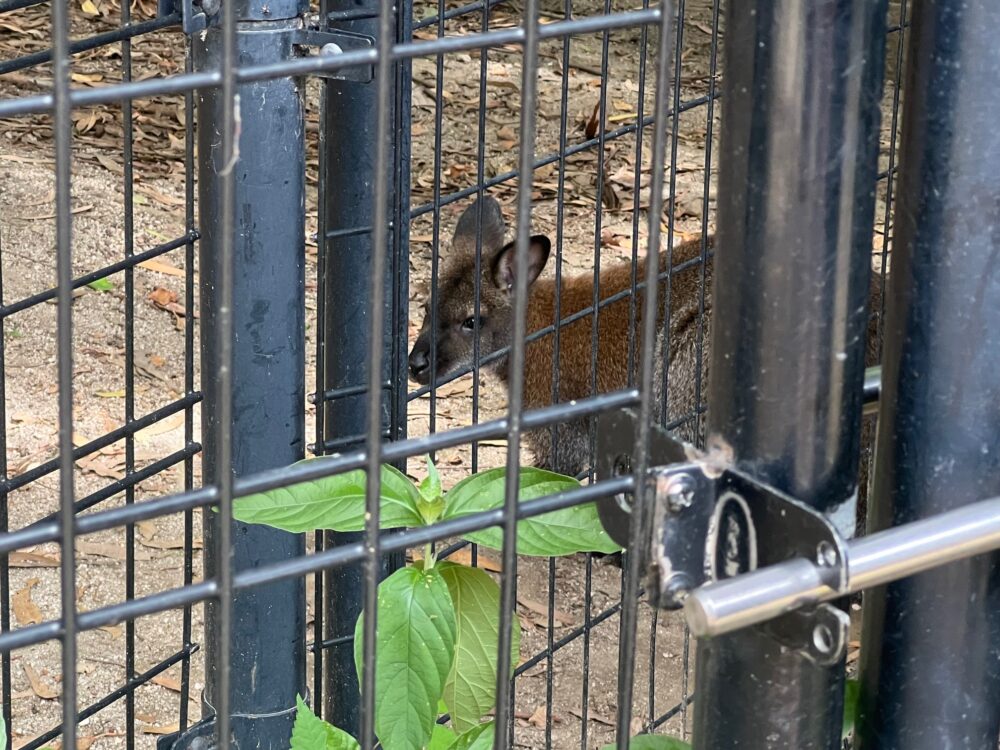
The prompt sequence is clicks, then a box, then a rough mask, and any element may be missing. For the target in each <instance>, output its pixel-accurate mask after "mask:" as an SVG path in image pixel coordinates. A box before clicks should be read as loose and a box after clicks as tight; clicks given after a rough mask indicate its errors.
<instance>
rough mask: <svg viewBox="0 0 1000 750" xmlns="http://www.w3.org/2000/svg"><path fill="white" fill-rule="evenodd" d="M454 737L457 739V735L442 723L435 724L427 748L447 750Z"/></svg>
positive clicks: (430, 749) (428, 749)
mask: <svg viewBox="0 0 1000 750" xmlns="http://www.w3.org/2000/svg"><path fill="white" fill-rule="evenodd" d="M456 739H458V735H456V734H455V733H454V732H453V731H451V730H450V729H449V728H448V727H446V726H445V725H444V724H435V725H434V732H433V734H431V741H430V744H429V745H428V746H427V750H448V748H449V747H451V745H452V743H453V742H454V741H455V740H456Z"/></svg>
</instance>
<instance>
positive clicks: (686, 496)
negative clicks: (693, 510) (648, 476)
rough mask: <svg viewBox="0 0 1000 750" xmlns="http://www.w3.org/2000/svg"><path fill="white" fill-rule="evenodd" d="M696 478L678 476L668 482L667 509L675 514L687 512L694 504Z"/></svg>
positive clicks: (686, 475)
mask: <svg viewBox="0 0 1000 750" xmlns="http://www.w3.org/2000/svg"><path fill="white" fill-rule="evenodd" d="M694 486H695V484H694V478H693V477H692V476H691V475H690V474H677V475H676V476H673V477H670V479H669V480H668V481H667V487H666V496H667V507H668V508H669V509H670V510H671V511H672V512H674V513H680V512H682V511H684V510H687V509H688V508H690V507H691V506H692V505H693V504H694Z"/></svg>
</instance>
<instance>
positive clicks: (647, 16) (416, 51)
mask: <svg viewBox="0 0 1000 750" xmlns="http://www.w3.org/2000/svg"><path fill="white" fill-rule="evenodd" d="M659 20H660V9H659V8H658V7H657V8H646V9H643V10H634V11H625V12H622V13H611V14H608V15H599V16H587V17H585V18H575V19H573V20H571V21H556V22H555V23H549V24H543V25H541V26H540V27H539V29H538V36H539V38H540V39H561V38H563V37H568V36H573V35H576V34H593V33H596V32H601V31H613V30H615V29H624V28H629V27H635V26H648V25H650V24H654V23H658V22H659ZM524 36H525V31H524V28H523V27H517V28H511V29H501V30H498V31H486V32H482V33H478V34H463V35H461V36H451V37H442V38H439V39H432V40H429V41H419V42H406V43H403V44H397V45H395V46H394V47H393V50H392V54H391V55H390V59H392V60H409V59H413V58H416V57H425V56H432V55H441V54H448V53H450V52H465V51H468V50H473V49H483V48H487V47H500V46H504V45H507V44H523V43H524ZM378 61H379V60H378V52H377V50H376V49H375V48H373V47H369V48H365V49H357V50H348V51H346V52H342V53H340V54H337V55H315V56H312V57H302V58H296V59H294V60H287V61H282V62H280V63H267V64H262V65H250V66H246V67H243V68H238V69H236V71H235V72H234V77H235V78H236V82H237V83H253V82H255V81H269V80H273V79H275V78H285V77H287V76H305V75H313V74H317V73H329V72H334V71H339V70H344V69H346V68H352V67H360V66H370V65H375V64H377V63H378ZM222 81H223V76H222V72H221V71H219V70H210V71H204V72H200V73H181V74H178V75H174V76H167V77H164V78H155V79H148V80H145V81H133V82H131V83H118V84H113V85H110V86H102V87H98V88H87V89H81V88H74V89H71V90H70V94H69V105H70V107H73V108H76V107H87V106H93V105H95V104H111V103H112V102H120V101H124V100H127V99H141V98H147V97H151V96H158V95H163V94H180V93H183V92H185V91H193V90H194V89H214V88H219V87H220V86H222ZM54 108H55V98H54V97H53V95H52V94H38V95H36V96H26V97H20V98H17V99H8V100H4V101H0V117H10V116H13V115H24V114H41V113H51V112H52V111H53V110H54Z"/></svg>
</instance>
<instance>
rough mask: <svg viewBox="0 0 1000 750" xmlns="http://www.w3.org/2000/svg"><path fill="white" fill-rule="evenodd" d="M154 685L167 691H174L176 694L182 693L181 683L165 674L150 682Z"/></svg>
mask: <svg viewBox="0 0 1000 750" xmlns="http://www.w3.org/2000/svg"><path fill="white" fill-rule="evenodd" d="M150 682H152V683H153V684H154V685H159V686H160V687H162V688H166V689H167V690H173V691H174V692H175V693H179V692H180V691H181V681H180V680H175V679H174V678H173V677H169V676H168V675H165V674H158V675H156V677H154V678H153V679H151V680H150Z"/></svg>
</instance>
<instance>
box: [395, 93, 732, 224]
mask: <svg viewBox="0 0 1000 750" xmlns="http://www.w3.org/2000/svg"><path fill="white" fill-rule="evenodd" d="M719 98H720V94H719V93H718V92H716V93H715V94H705V95H704V96H696V97H694V98H693V99H686V100H684V101H683V102H681V103H680V104H679V105H678V106H677V108H676V110H675V109H668V110H667V119H670V118H672V117H674V116H675V115H678V114H683V113H684V112H690V111H691V110H694V109H697V108H698V107H703V106H705V105H706V104H708V102H709V101H711V100H713V99H719ZM655 122H656V118H654V117H653V116H652V115H648V116H645V117H643V118H642V123H641V124H640V123H638V122H633V123H629V124H628V125H622V126H620V127H617V128H615V129H614V130H608V131H607V132H605V133H604V136H603V139H604V142H605V143H607V142H609V141H616V140H618V139H620V138H624V137H625V136H627V135H630V134H632V133H635V132H636V131H637V130H638V129H639V128H640V126H641V127H642V128H643V129H644V130H645V129H646V128H649V127H651V126H653V125H654V124H655ZM600 145H601V137H599V136H595V137H594V138H588V139H587V140H585V141H580V142H579V143H574V144H573V145H572V146H569V147H567V148H566V149H565V150H562V151H555V152H553V153H551V154H548V155H546V156H542V157H539V158H537V159H535V161H534V162H533V164H532V168H533V169H541V168H542V167H545V166H548V165H549V164H558V163H559V162H560V161H563V160H564V159H565V158H566V157H567V156H574V155H576V154H579V153H582V152H584V151H589V150H591V149H597V148H599V147H600ZM519 175H520V170H518V169H511V170H508V171H507V172H502V173H500V174H498V175H496V176H494V177H491V178H489V179H487V180H484V181H483V183H482V184H481V185H479V184H477V185H473V186H472V187H467V188H462V189H461V190H456V191H454V192H452V193H448V194H446V195H442V196H441V198H440V200H438V201H436V202H435V201H430V202H428V203H424V204H421V205H419V206H417V207H415V208H413V209H411V210H410V218H411V219H416V218H418V217H420V216H423V215H424V214H429V213H431V212H433V211H436V210H438V209H439V208H440V207H441V206H447V205H449V204H451V203H455V202H457V201H460V200H462V199H463V198H470V197H472V196H473V195H478V194H479V192H480V190H487V189H489V188H491V187H496V186H497V185H501V184H503V183H505V182H510V181H511V180H513V179H515V178H517V177H518V176H519Z"/></svg>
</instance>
